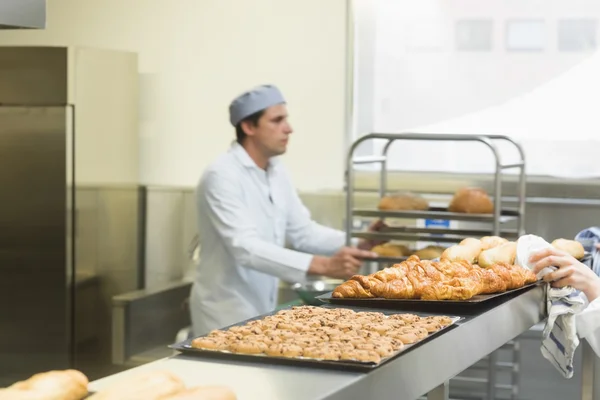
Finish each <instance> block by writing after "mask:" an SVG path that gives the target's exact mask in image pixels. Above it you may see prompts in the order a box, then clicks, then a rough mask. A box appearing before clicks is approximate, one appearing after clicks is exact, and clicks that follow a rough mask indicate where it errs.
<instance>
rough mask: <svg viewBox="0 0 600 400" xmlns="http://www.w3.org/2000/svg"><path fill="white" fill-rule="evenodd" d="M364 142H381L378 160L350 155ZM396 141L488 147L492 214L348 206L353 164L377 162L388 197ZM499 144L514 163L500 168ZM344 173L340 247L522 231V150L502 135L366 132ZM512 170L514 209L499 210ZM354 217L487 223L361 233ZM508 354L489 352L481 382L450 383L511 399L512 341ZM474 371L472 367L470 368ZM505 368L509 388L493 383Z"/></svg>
mask: <svg viewBox="0 0 600 400" xmlns="http://www.w3.org/2000/svg"><path fill="white" fill-rule="evenodd" d="M368 140H385V141H387V142H386V143H385V145H384V146H383V151H382V154H381V155H380V156H374V157H361V158H358V157H355V155H354V152H355V150H356V149H357V148H358V146H359V145H360V144H362V143H364V142H366V141H368ZM398 140H401V141H402V140H404V141H406V140H412V141H436V142H440V141H457V142H479V143H481V144H482V145H484V146H486V147H488V148H489V149H490V151H491V152H492V154H493V157H494V165H495V171H494V184H493V191H492V192H491V193H490V195H491V197H492V199H493V202H494V213H493V214H492V215H480V214H477V215H473V214H464V213H453V212H449V211H447V210H445V209H433V208H432V209H430V210H428V211H380V210H367V209H356V208H354V192H355V185H354V167H355V166H356V165H358V164H380V167H381V168H380V176H379V189H378V193H379V198H382V197H383V196H385V195H386V194H387V193H388V179H387V178H388V177H387V175H388V171H387V160H388V152H389V149H390V147H391V146H392V144H393V143H394V142H395V141H398ZM499 141H504V142H508V143H510V144H511V145H513V146H514V147H515V148H516V149H517V151H518V153H519V155H520V161H518V162H516V163H512V164H502V163H501V157H500V152H499V151H498V147H497V146H496V143H498V142H499ZM346 162H347V164H346V173H345V188H346V219H345V225H346V244H347V245H348V246H349V245H350V244H351V240H352V238H355V237H356V238H365V239H380V240H404V241H418V240H428V239H430V240H433V241H439V242H442V241H443V242H448V243H458V242H460V241H461V240H462V239H464V238H465V237H469V236H471V237H473V236H485V235H494V236H515V237H518V236H520V235H522V234H524V233H525V229H524V225H525V220H524V217H525V190H526V177H525V154H524V151H523V148H522V147H521V146H520V145H519V144H518V143H517V142H515V141H514V140H512V139H511V138H509V137H507V136H503V135H465V134H430V133H396V134H392V133H371V134H368V135H365V136H363V137H361V138H359V139H358V140H356V141H355V142H354V143H353V144H352V145H351V147H350V150H349V152H348V156H347V160H346ZM513 168H518V169H519V180H518V186H517V191H518V194H517V202H518V205H517V208H516V209H514V210H509V209H503V207H502V183H503V180H502V178H503V172H504V171H506V170H508V169H513ZM354 217H373V218H381V219H383V218H403V219H417V218H433V219H442V220H462V221H477V222H488V223H490V224H491V229H490V230H489V231H488V230H453V229H438V228H389V229H386V230H385V231H384V232H361V231H356V230H354ZM515 220H516V221H517V229H516V231H512V232H511V231H503V230H502V229H501V227H502V225H503V224H504V223H507V222H510V221H515ZM431 234H438V235H439V234H445V235H450V236H447V237H444V238H440V237H433V236H430V235H431ZM401 260H402V258H398V259H393V258H389V257H380V258H377V259H375V262H378V263H386V262H388V263H389V262H395V261H401ZM507 348H509V350H511V352H512V357H511V358H512V362H509V363H507V362H498V352H499V351H500V350H498V351H496V352H493V353H492V354H490V355H489V356H488V357H487V360H482V362H484V363H487V365H488V367H487V369H488V371H487V379H483V380H477V379H473V378H469V377H461V376H460V375H459V376H457V377H456V380H457V381H458V380H460V381H463V382H471V383H474V384H484V385H485V389H486V390H485V392H486V393H487V399H488V400H493V399H495V398H496V392H497V391H498V390H510V398H511V399H516V398H517V396H518V369H519V356H520V354H519V353H520V352H519V344H518V341H512V342H509V343H507V344H506V345H505V346H503V349H507ZM474 368H477V366H474ZM506 369H508V370H509V371H511V372H512V373H511V374H510V375H511V381H512V384H511V385H506V384H498V382H497V381H498V379H497V372H498V371H499V370H506Z"/></svg>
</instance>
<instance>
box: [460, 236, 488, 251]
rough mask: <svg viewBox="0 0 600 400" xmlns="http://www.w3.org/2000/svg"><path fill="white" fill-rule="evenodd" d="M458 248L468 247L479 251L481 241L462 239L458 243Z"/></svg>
mask: <svg viewBox="0 0 600 400" xmlns="http://www.w3.org/2000/svg"><path fill="white" fill-rule="evenodd" d="M459 245H460V246H469V247H474V248H477V249H481V248H482V247H483V245H482V243H481V240H479V239H475V238H466V239H463V241H462V242H460V243H459Z"/></svg>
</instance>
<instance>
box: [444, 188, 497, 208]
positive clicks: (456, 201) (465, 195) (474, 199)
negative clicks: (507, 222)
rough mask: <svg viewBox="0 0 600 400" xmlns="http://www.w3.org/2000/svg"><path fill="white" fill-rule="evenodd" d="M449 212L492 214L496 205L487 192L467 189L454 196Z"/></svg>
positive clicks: (479, 189) (460, 190)
mask: <svg viewBox="0 0 600 400" xmlns="http://www.w3.org/2000/svg"><path fill="white" fill-rule="evenodd" d="M448 210H449V211H451V212H456V213H467V214H491V213H492V212H493V211H494V204H493V203H492V200H491V199H490V197H489V196H488V194H487V193H486V192H485V190H483V189H481V188H472V187H466V188H462V189H459V190H458V191H457V192H456V193H455V194H454V197H453V198H452V201H451V202H450V205H449V206H448Z"/></svg>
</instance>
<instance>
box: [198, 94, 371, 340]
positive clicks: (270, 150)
mask: <svg viewBox="0 0 600 400" xmlns="http://www.w3.org/2000/svg"><path fill="white" fill-rule="evenodd" d="M229 114H230V115H229V116H230V122H231V124H232V125H233V126H234V127H235V130H236V136H237V141H236V142H235V143H234V144H233V145H232V146H231V148H230V149H229V151H228V152H227V153H225V154H223V155H222V156H220V157H219V158H218V159H217V160H216V161H215V162H214V163H213V164H212V165H210V166H209V167H208V168H207V170H206V171H205V172H204V174H203V176H202V178H201V179H200V182H199V184H198V187H197V192H196V195H197V210H198V229H199V237H200V244H201V253H200V263H199V265H198V269H197V274H196V278H195V281H194V284H193V287H192V293H191V299H190V302H191V304H190V306H191V317H192V323H193V333H194V335H201V334H205V333H207V332H209V331H210V330H212V329H218V328H223V327H225V326H229V325H232V324H234V323H237V322H241V321H243V320H246V319H249V318H252V317H255V316H257V315H260V314H264V313H268V312H271V311H273V310H274V309H275V307H276V305H277V292H278V286H279V279H283V280H285V281H288V282H300V281H303V280H305V278H306V275H307V274H311V275H312V274H314V275H325V276H329V277H333V278H341V279H347V278H349V277H350V276H352V275H354V274H356V272H357V271H358V269H359V267H360V266H361V263H362V261H361V260H362V259H365V258H370V257H374V256H376V255H375V254H374V253H372V252H370V251H367V250H365V249H366V248H369V244H367V243H362V242H361V244H358V246H359V247H361V248H362V249H361V248H354V247H344V245H345V233H344V232H341V231H338V230H334V229H331V228H328V227H325V226H322V225H319V224H317V223H315V222H314V221H312V220H311V217H310V214H309V212H308V210H307V209H306V208H305V207H304V206H303V204H302V202H301V200H300V198H299V197H298V194H297V193H296V191H295V189H294V186H293V184H292V182H291V181H290V178H289V176H288V173H287V172H286V170H285V168H284V166H283V165H282V163H281V162H280V160H279V159H278V157H277V156H280V155H282V154H284V153H285V151H286V148H287V145H288V141H289V138H290V134H291V133H292V127H291V126H290V124H289V122H288V113H287V108H286V102H285V100H284V98H283V96H282V94H281V92H280V91H279V90H278V89H277V88H276V87H274V86H271V85H263V86H259V87H256V88H254V89H251V90H249V91H247V92H245V93H243V94H241V95H240V96H238V97H237V98H236V99H234V100H233V102H232V103H231V105H230V107H229ZM309 159H310V156H309V155H308V156H307V161H308V160H309ZM286 242H287V243H288V244H289V245H290V247H292V248H293V250H292V249H287V248H285V245H286Z"/></svg>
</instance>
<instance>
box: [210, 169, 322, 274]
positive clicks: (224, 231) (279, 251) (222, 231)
mask: <svg viewBox="0 0 600 400" xmlns="http://www.w3.org/2000/svg"><path fill="white" fill-rule="evenodd" d="M198 202H199V204H198V207H205V211H206V215H207V216H208V218H209V220H210V223H211V224H212V225H213V226H214V228H215V229H216V230H217V232H218V234H219V235H220V237H221V238H222V239H223V241H224V243H225V246H226V247H227V249H228V250H229V251H230V252H231V254H232V255H233V257H234V258H235V261H236V263H237V264H238V265H241V266H243V267H246V268H252V269H255V270H258V271H261V272H264V273H266V274H269V275H274V276H277V277H279V278H281V279H283V280H285V281H288V282H299V281H303V280H304V279H305V278H306V272H307V271H308V268H309V266H310V263H311V261H312V257H313V256H312V255H310V254H305V253H300V252H297V251H293V250H289V249H286V248H284V247H280V246H278V245H276V244H273V243H269V242H266V241H264V240H262V239H260V237H259V235H258V229H257V227H256V225H255V223H254V221H252V218H249V216H250V215H252V210H250V209H248V207H247V206H246V205H245V204H244V201H243V193H242V186H241V185H240V184H238V182H237V179H236V178H235V177H233V176H230V175H228V174H226V173H218V172H216V171H211V172H209V173H208V174H207V175H206V177H205V179H204V188H203V190H202V191H201V192H199V193H198Z"/></svg>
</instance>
